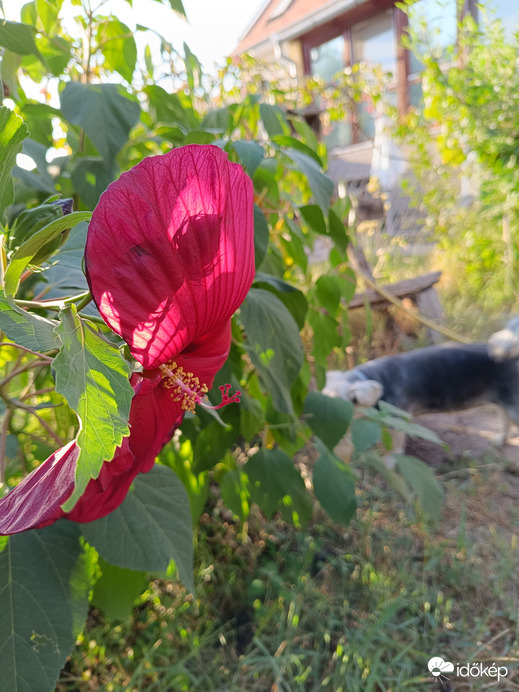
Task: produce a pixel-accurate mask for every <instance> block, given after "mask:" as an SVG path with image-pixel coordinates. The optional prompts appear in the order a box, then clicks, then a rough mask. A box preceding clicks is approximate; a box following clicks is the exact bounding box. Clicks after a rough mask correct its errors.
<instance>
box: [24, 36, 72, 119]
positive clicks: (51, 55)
mask: <svg viewBox="0 0 519 692" xmlns="http://www.w3.org/2000/svg"><path fill="white" fill-rule="evenodd" d="M36 45H37V46H38V50H39V51H40V54H41V56H42V57H43V59H44V60H45V63H46V65H47V67H48V69H49V72H51V74H53V75H54V76H55V77H59V76H60V75H62V74H63V72H64V70H65V68H66V67H67V65H68V63H69V60H70V56H71V52H72V44H71V43H69V42H68V41H67V40H66V39H64V38H63V37H61V36H53V37H52V38H46V37H45V36H41V37H39V38H37V39H36ZM31 133H32V131H31Z"/></svg>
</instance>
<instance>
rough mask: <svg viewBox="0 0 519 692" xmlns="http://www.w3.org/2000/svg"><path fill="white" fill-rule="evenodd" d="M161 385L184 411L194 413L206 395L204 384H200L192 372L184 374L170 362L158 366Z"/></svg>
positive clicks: (182, 370)
mask: <svg viewBox="0 0 519 692" xmlns="http://www.w3.org/2000/svg"><path fill="white" fill-rule="evenodd" d="M160 370H161V374H162V384H163V385H164V387H165V388H166V389H168V390H169V392H170V395H171V397H172V398H173V399H174V400H175V401H180V402H181V405H182V408H183V409H184V411H194V410H195V406H196V405H197V404H199V403H200V402H201V401H202V399H203V398H204V396H205V394H206V393H207V387H206V385H205V384H200V380H199V379H198V377H195V375H193V373H192V372H185V371H184V368H183V367H182V366H179V365H177V364H176V363H175V362H174V361H172V360H170V361H168V362H167V363H164V365H161V366H160Z"/></svg>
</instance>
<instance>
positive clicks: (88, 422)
mask: <svg viewBox="0 0 519 692" xmlns="http://www.w3.org/2000/svg"><path fill="white" fill-rule="evenodd" d="M60 318H61V323H60V324H59V326H58V327H56V334H57V335H58V336H59V337H60V339H61V342H62V344H63V346H62V348H61V350H60V352H59V353H58V355H57V356H56V358H55V359H54V363H53V369H54V371H55V378H56V391H57V392H59V393H60V394H62V395H63V396H64V397H65V399H66V400H67V402H68V404H69V406H70V407H71V408H72V409H73V410H74V411H75V412H76V413H77V415H78V418H79V422H80V429H79V433H78V436H77V443H78V446H79V448H80V449H81V454H80V456H79V459H78V463H77V469H76V484H75V488H74V492H73V493H72V496H71V497H70V498H69V499H68V500H67V502H66V503H65V505H64V506H63V507H64V509H65V511H70V510H71V509H72V508H73V507H74V505H75V503H76V502H77V500H78V499H79V498H80V496H81V495H82V494H83V492H84V490H85V488H86V486H87V484H88V482H89V481H90V479H91V478H97V476H98V475H99V472H100V470H101V466H102V465H103V462H104V461H108V460H110V459H112V457H113V455H114V452H115V448H116V447H117V446H118V445H120V444H121V442H122V439H123V437H125V436H126V435H128V434H129V430H128V416H129V413H130V404H131V400H132V396H133V388H132V386H131V385H130V382H129V380H128V377H129V374H130V372H129V371H130V368H129V366H128V363H127V362H126V361H125V360H124V358H123V357H122V356H121V355H120V353H119V350H118V349H117V348H116V347H115V346H114V345H113V344H111V343H110V342H108V341H106V340H105V339H104V338H103V337H102V335H101V334H100V333H99V332H97V331H94V329H93V328H92V327H91V326H90V325H89V323H88V322H86V321H85V320H82V319H81V318H80V317H78V315H77V313H76V308H75V306H74V305H72V306H70V307H67V308H65V309H64V310H62V311H61V312H60Z"/></svg>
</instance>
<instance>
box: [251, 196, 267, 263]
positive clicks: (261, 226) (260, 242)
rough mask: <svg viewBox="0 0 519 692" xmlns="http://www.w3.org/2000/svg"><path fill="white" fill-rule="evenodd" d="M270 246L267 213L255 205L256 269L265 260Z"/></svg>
mask: <svg viewBox="0 0 519 692" xmlns="http://www.w3.org/2000/svg"><path fill="white" fill-rule="evenodd" d="M268 246H269V226H268V223H267V219H266V218H265V214H264V213H263V212H262V211H261V209H260V208H259V207H258V205H257V204H255V205H254V262H255V266H256V269H257V268H258V267H259V266H260V264H261V263H262V262H263V260H264V258H265V255H266V254H267V249H268Z"/></svg>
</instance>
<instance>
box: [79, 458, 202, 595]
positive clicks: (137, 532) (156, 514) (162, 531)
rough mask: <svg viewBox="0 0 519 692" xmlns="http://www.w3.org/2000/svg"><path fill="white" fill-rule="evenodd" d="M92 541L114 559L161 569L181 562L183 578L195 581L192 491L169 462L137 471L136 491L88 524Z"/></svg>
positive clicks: (190, 586)
mask: <svg viewBox="0 0 519 692" xmlns="http://www.w3.org/2000/svg"><path fill="white" fill-rule="evenodd" d="M83 534H84V536H85V538H86V540H87V541H88V542H89V543H90V544H91V545H93V546H94V548H95V549H96V550H97V551H98V552H99V554H100V555H101V556H102V557H103V558H104V559H105V560H108V562H110V563H111V564H114V565H118V566H119V567H126V568H128V569H134V570H142V571H151V570H153V571H159V572H162V571H164V570H166V569H167V567H168V565H169V563H170V561H171V560H174V561H175V565H176V568H177V570H178V573H179V577H180V579H181V581H182V583H183V584H185V585H186V587H187V588H188V589H190V590H191V591H193V590H194V584H193V527H192V521H191V509H190V506H189V498H188V496H187V493H186V490H185V488H184V486H183V485H182V483H181V482H180V480H179V479H178V476H177V475H176V474H175V473H174V472H173V471H172V470H171V469H169V468H168V467H167V466H161V465H160V464H155V466H154V467H153V468H152V469H151V471H149V472H148V473H146V474H142V475H141V476H137V478H136V479H135V481H134V488H133V492H129V493H128V495H127V496H126V498H125V499H124V502H123V503H122V504H121V505H120V506H119V507H118V508H117V509H116V510H114V511H113V512H112V513H111V514H109V515H108V516H106V517H103V518H102V519H98V520H97V521H92V522H90V523H88V524H84V525H83Z"/></svg>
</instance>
